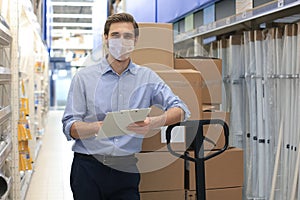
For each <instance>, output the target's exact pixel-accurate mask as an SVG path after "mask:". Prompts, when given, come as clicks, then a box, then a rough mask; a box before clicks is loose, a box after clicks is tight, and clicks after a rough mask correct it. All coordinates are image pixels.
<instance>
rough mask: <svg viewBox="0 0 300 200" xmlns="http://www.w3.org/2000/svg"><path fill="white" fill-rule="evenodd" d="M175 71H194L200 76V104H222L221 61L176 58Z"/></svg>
mask: <svg viewBox="0 0 300 200" xmlns="http://www.w3.org/2000/svg"><path fill="white" fill-rule="evenodd" d="M174 68H175V69H194V70H197V71H199V72H201V75H202V82H203V83H202V103H203V104H221V103H222V83H223V81H222V80H223V79H222V60H221V59H212V58H201V59H198V58H176V59H175V65H174Z"/></svg>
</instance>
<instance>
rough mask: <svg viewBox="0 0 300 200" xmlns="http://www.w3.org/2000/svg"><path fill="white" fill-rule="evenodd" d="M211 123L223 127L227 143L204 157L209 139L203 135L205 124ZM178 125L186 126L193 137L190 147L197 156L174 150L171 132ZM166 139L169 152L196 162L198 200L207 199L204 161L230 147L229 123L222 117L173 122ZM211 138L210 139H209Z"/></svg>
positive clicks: (168, 128)
mask: <svg viewBox="0 0 300 200" xmlns="http://www.w3.org/2000/svg"><path fill="white" fill-rule="evenodd" d="M210 124H218V125H221V126H222V128H223V134H224V136H225V144H224V146H223V147H222V149H220V150H218V151H215V152H213V153H211V154H209V155H207V156H205V157H204V145H203V141H204V140H207V139H208V138H206V137H205V136H204V135H203V126H205V125H210ZM176 126H185V128H186V133H187V135H189V136H191V137H192V138H193V140H192V142H191V145H190V147H189V148H188V149H193V150H194V152H195V157H194V158H193V157H190V156H188V154H186V153H184V154H183V155H182V154H178V153H176V152H175V151H173V149H172V147H171V144H170V142H171V133H172V129H173V128H174V127H176ZM166 140H167V148H168V150H169V152H170V153H171V154H172V155H174V156H176V157H179V158H182V159H184V160H185V161H192V162H195V173H196V200H206V188H205V165H204V162H205V161H206V160H208V159H211V158H213V157H215V156H217V155H219V154H221V153H223V152H224V151H225V150H226V149H227V148H228V141H229V128H228V125H227V124H226V123H225V122H224V121H223V120H221V119H208V120H188V121H185V122H181V123H177V124H173V125H170V126H168V127H167V130H166ZM208 140H209V139H208Z"/></svg>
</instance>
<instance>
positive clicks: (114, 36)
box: [110, 32, 120, 38]
mask: <svg viewBox="0 0 300 200" xmlns="http://www.w3.org/2000/svg"><path fill="white" fill-rule="evenodd" d="M110 36H111V37H112V38H120V33H117V32H113V33H111V34H110Z"/></svg>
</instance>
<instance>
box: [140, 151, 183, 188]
mask: <svg viewBox="0 0 300 200" xmlns="http://www.w3.org/2000/svg"><path fill="white" fill-rule="evenodd" d="M137 158H138V160H139V161H138V163H137V165H138V168H139V171H140V173H141V181H140V185H139V190H140V192H154V191H166V190H183V189H184V160H183V159H180V158H177V157H175V156H173V155H171V154H170V153H169V152H150V153H139V154H137Z"/></svg>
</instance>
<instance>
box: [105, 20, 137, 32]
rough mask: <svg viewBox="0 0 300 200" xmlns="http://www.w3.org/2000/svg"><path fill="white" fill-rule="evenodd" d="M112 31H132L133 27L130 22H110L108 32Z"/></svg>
mask: <svg viewBox="0 0 300 200" xmlns="http://www.w3.org/2000/svg"><path fill="white" fill-rule="evenodd" d="M113 32H119V33H125V32H130V33H134V27H133V24H132V23H130V22H117V23H112V24H111V25H110V29H109V33H108V34H110V33H113Z"/></svg>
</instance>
